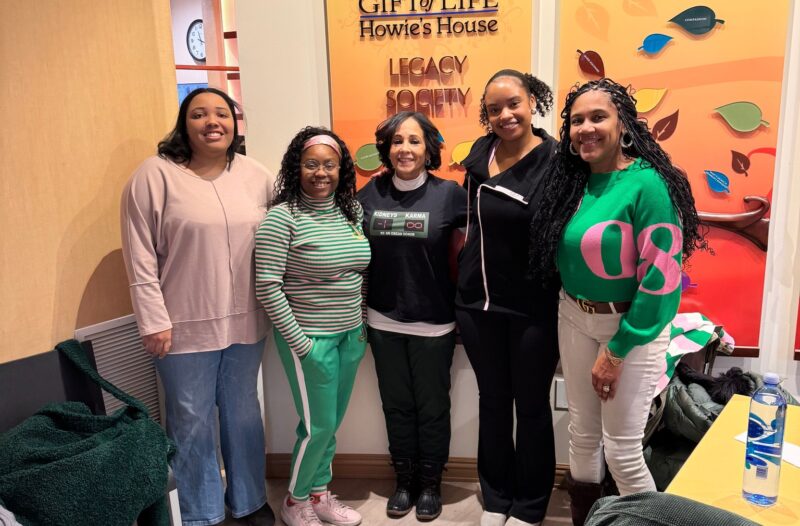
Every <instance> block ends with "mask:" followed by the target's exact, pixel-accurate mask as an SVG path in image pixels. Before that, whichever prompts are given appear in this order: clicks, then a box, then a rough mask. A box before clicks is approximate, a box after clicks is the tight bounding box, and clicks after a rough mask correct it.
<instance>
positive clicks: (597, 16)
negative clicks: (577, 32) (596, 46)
mask: <svg viewBox="0 0 800 526" xmlns="http://www.w3.org/2000/svg"><path fill="white" fill-rule="evenodd" d="M575 20H577V22H578V25H579V26H581V27H582V28H583V29H584V31H586V32H587V33H589V34H590V35H592V36H595V37H597V38H599V39H602V40H608V21H609V16H608V11H606V10H605V8H604V7H603V6H601V5H600V4H595V3H593V2H584V3H583V4H581V6H580V7H578V10H577V11H576V12H575Z"/></svg>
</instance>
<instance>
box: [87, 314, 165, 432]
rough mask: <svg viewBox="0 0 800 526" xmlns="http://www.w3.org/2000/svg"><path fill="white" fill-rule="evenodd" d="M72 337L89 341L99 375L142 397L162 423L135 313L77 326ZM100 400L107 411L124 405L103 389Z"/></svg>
mask: <svg viewBox="0 0 800 526" xmlns="http://www.w3.org/2000/svg"><path fill="white" fill-rule="evenodd" d="M75 339H76V340H78V341H80V342H85V341H90V342H91V344H92V350H93V352H94V359H95V363H97V372H99V373H100V376H102V377H103V378H105V379H106V380H108V381H109V382H111V383H112V384H114V385H116V386H117V387H119V388H120V389H122V390H123V391H125V392H126V393H128V394H130V395H131V396H134V397H136V398H138V399H139V400H141V401H142V403H144V404H145V405H146V406H147V409H148V410H149V411H150V417H151V418H152V419H153V420H155V421H156V422H158V423H161V409H160V406H159V397H158V381H157V379H156V369H155V366H154V365H153V360H152V358H150V355H148V354H147V353H146V352H145V350H144V346H143V345H142V338H141V337H140V336H139V327H138V325H137V324H136V316H134V315H133V314H130V315H128V316H123V317H122V318H116V319H114V320H109V321H105V322H102V323H98V324H96V325H90V326H89V327H84V328H82V329H78V330H76V331H75ZM103 402H104V404H105V408H106V413H107V414H111V413H113V412H114V411H116V410H117V409H119V408H120V407H122V406H123V403H122V402H120V401H119V400H117V399H116V398H114V396H113V395H111V394H109V393H106V392H105V391H103Z"/></svg>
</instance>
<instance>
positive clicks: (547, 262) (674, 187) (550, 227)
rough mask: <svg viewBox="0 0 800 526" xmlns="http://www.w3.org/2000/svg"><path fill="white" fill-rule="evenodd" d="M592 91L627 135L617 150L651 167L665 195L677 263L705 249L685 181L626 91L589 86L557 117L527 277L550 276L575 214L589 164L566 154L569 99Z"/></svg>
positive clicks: (604, 83)
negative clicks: (675, 227) (607, 103)
mask: <svg viewBox="0 0 800 526" xmlns="http://www.w3.org/2000/svg"><path fill="white" fill-rule="evenodd" d="M592 90H597V91H602V92H603V93H605V94H607V95H608V97H609V99H611V103H612V104H613V105H614V106H615V107H616V109H617V113H618V114H619V120H620V122H621V123H622V126H623V128H624V130H625V131H626V133H627V134H628V135H630V139H631V145H630V147H626V148H623V149H622V152H623V154H625V156H627V157H630V158H636V157H641V158H642V159H643V160H644V161H645V165H649V166H652V167H653V168H654V169H655V170H656V172H658V174H659V175H660V176H661V178H662V179H663V180H664V182H665V183H666V185H667V189H668V190H669V196H670V198H671V201H672V206H673V207H674V209H675V212H676V213H677V215H678V218H679V220H680V224H681V227H682V230H683V257H684V261H685V260H686V259H688V258H689V257H690V256H691V255H692V253H693V252H694V250H695V249H696V248H700V249H708V243H707V242H706V241H705V239H704V237H703V234H702V232H701V226H700V220H699V218H698V217H697V210H696V209H695V205H694V197H693V196H692V190H691V188H690V186H689V181H688V179H687V178H686V175H685V174H684V173H683V172H682V171H681V170H679V169H678V168H677V167H676V166H675V165H673V164H672V161H671V159H670V157H669V155H668V154H667V152H665V151H664V150H663V149H662V148H661V146H659V145H658V143H657V142H656V141H655V139H653V136H652V135H651V134H650V131H649V130H648V128H647V122H645V121H643V120H639V118H638V114H637V112H636V99H635V98H634V97H633V95H631V94H630V93H629V91H628V88H625V87H623V86H622V85H620V84H618V83H616V82H614V81H613V80H611V79H607V78H604V79H600V80H593V81H590V82H587V83H585V84H583V85H582V86H579V87H575V88H573V89H572V90H571V91H570V92H569V94H567V99H566V102H565V103H564V109H563V110H562V111H561V118H562V119H563V122H562V124H561V131H560V136H559V137H560V141H561V142H560V143H559V145H558V149H557V150H556V154H555V156H554V157H553V159H552V161H551V163H550V166H549V169H548V174H547V178H546V179H545V182H544V190H543V195H542V200H541V203H540V205H539V209H538V210H537V212H536V214H535V215H534V217H533V221H532V222H531V230H530V241H531V243H530V265H531V271H532V272H533V273H534V274H536V275H538V276H540V277H541V278H543V279H544V280H545V281H547V280H549V279H552V278H553V277H554V276H555V273H556V255H557V254H556V253H557V251H558V243H559V240H560V239H561V235H562V233H563V231H564V226H565V225H566V224H567V222H568V221H569V220H570V218H571V217H572V215H573V214H574V213H575V211H576V210H577V209H578V205H579V204H580V201H581V197H582V196H583V191H584V188H585V187H586V183H587V181H588V180H589V175H590V173H591V170H590V168H589V164H588V163H587V162H586V161H584V160H583V159H581V157H580V156H579V155H573V154H572V153H571V152H570V137H569V130H570V114H571V112H572V105H573V104H574V103H575V99H577V98H578V97H580V96H581V95H583V94H584V93H586V92H588V91H592Z"/></svg>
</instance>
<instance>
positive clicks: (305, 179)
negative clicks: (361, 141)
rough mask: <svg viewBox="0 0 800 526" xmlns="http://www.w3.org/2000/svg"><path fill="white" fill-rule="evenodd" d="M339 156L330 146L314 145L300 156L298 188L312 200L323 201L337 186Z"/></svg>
mask: <svg viewBox="0 0 800 526" xmlns="http://www.w3.org/2000/svg"><path fill="white" fill-rule="evenodd" d="M339 162H340V159H339V155H337V153H336V152H335V151H334V149H333V148H331V147H330V146H326V145H324V144H315V145H314V146H311V147H309V148H306V149H305V150H303V153H302V154H301V155H300V187H301V188H302V189H303V192H305V194H306V195H307V196H309V197H312V198H314V199H323V198H325V197H328V196H329V195H331V194H332V193H334V192H335V191H336V186H337V185H338V184H339Z"/></svg>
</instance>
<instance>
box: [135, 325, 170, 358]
mask: <svg viewBox="0 0 800 526" xmlns="http://www.w3.org/2000/svg"><path fill="white" fill-rule="evenodd" d="M142 343H143V344H144V350H145V351H147V354H149V355H150V356H152V357H153V358H163V357H165V356H166V355H167V353H168V352H170V351H171V350H172V329H167V330H165V331H161V332H154V333H153V334H148V335H147V336H142Z"/></svg>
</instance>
